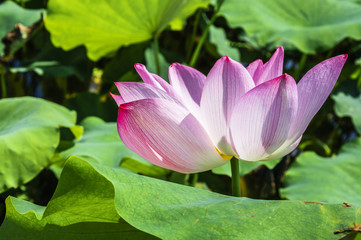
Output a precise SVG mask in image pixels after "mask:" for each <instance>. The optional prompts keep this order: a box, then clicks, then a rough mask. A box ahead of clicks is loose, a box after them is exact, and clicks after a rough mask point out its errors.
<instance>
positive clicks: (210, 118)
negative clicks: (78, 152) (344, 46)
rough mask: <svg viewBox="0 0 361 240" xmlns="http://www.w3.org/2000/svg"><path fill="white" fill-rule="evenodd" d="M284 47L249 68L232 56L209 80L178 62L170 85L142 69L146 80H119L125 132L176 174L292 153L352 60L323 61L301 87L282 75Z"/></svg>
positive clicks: (129, 141)
mask: <svg viewBox="0 0 361 240" xmlns="http://www.w3.org/2000/svg"><path fill="white" fill-rule="evenodd" d="M283 56H284V53H283V48H282V47H279V48H278V49H277V50H276V52H275V53H274V55H273V56H272V57H271V59H270V60H269V61H268V62H267V63H265V64H263V63H262V61H261V60H256V61H254V62H252V63H251V64H249V66H248V67H247V68H245V67H243V66H242V64H240V63H238V62H236V61H234V60H232V59H230V58H229V57H227V56H225V57H222V58H221V59H219V60H218V61H217V62H216V63H215V65H214V66H213V68H212V69H211V70H210V72H209V73H208V75H207V76H205V75H203V74H202V73H201V72H199V71H197V70H196V69H194V68H191V67H188V66H185V65H181V64H179V63H173V64H172V65H171V66H170V67H169V81H170V84H169V83H168V82H166V81H165V80H164V79H162V78H161V77H159V76H158V75H156V74H153V73H149V72H148V71H147V69H146V68H145V66H143V65H142V64H135V69H136V70H137V72H138V73H139V75H140V76H141V78H142V79H143V81H144V83H138V82H118V83H115V84H116V86H117V88H118V90H119V92H120V95H113V94H112V96H113V98H114V100H115V101H116V102H117V104H118V106H119V113H118V121H117V126H118V132H119V135H120V138H121V139H122V141H123V142H124V144H125V145H126V146H127V147H128V148H129V149H131V150H132V151H134V152H136V153H137V154H139V155H140V156H141V157H143V158H144V159H146V160H147V161H149V162H151V163H153V164H155V165H158V166H161V167H164V168H168V169H171V170H174V171H178V172H182V173H194V172H201V171H206V170H209V169H212V168H215V167H218V166H220V165H223V164H225V163H227V162H228V160H229V159H231V158H232V157H233V156H234V157H236V158H239V159H241V160H245V161H259V160H271V159H276V158H280V157H282V156H285V155H286V154H288V153H290V152H291V151H293V150H294V149H295V148H296V147H297V145H298V144H299V142H300V140H301V138H302V134H303V133H304V131H305V130H306V128H307V126H308V124H309V123H310V121H311V119H312V118H313V116H314V115H315V114H316V113H317V112H318V110H319V109H320V108H321V106H322V104H323V103H324V102H325V100H326V99H327V97H328V95H329V94H330V92H331V90H332V88H333V86H334V85H335V83H336V80H337V78H338V76H339V74H340V72H341V69H342V67H343V65H344V63H345V61H346V59H347V55H340V56H337V57H333V58H330V59H328V60H325V61H323V62H321V63H320V64H318V65H316V66H315V67H313V68H312V69H311V70H309V71H308V72H307V73H306V74H305V75H304V76H303V78H302V79H301V80H300V81H299V82H298V84H296V82H295V80H294V79H293V78H292V77H291V76H289V75H287V74H283V73H282V72H283Z"/></svg>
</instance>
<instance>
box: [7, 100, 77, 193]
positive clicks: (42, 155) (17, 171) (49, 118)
mask: <svg viewBox="0 0 361 240" xmlns="http://www.w3.org/2000/svg"><path fill="white" fill-rule="evenodd" d="M0 116H1V119H0V193H1V192H3V191H4V190H6V189H9V188H11V187H18V186H19V185H20V184H22V183H26V182H28V181H30V180H31V179H32V178H34V177H35V176H36V175H37V174H38V173H39V172H40V171H41V170H42V169H43V168H44V167H46V166H47V165H49V161H50V159H51V158H52V156H53V155H54V152H55V149H56V147H57V146H58V144H59V138H60V135H59V127H73V126H74V125H75V121H76V113H75V112H74V111H69V110H68V109H66V108H64V107H62V106H60V105H58V104H55V103H52V102H48V101H46V100H42V99H38V98H32V97H21V98H11V99H2V100H0Z"/></svg>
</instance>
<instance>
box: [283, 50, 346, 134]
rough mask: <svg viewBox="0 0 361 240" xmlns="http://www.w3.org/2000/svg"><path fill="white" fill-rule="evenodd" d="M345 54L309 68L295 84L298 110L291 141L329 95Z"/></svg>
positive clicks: (344, 59)
mask: <svg viewBox="0 0 361 240" xmlns="http://www.w3.org/2000/svg"><path fill="white" fill-rule="evenodd" d="M346 59H347V55H339V56H337V57H333V58H330V59H327V60H325V61H323V62H321V63H320V64H318V65H316V66H315V67H313V68H312V69H311V70H309V71H308V72H307V73H306V74H305V75H304V76H303V78H302V79H301V80H300V81H299V83H298V84H297V91H298V111H297V116H296V119H295V121H294V122H293V124H292V126H291V132H290V139H291V141H293V140H295V139H297V138H299V136H301V135H302V134H303V132H304V131H305V130H306V128H307V126H308V124H309V123H310V122H311V120H312V118H313V117H314V116H315V115H316V113H317V112H318V110H319V109H320V108H321V107H322V105H323V103H324V102H325V101H326V99H327V97H328V96H329V95H330V93H331V91H332V89H333V87H334V86H335V83H336V81H337V79H338V77H339V75H340V73H341V70H342V67H343V65H344V63H345V61H346Z"/></svg>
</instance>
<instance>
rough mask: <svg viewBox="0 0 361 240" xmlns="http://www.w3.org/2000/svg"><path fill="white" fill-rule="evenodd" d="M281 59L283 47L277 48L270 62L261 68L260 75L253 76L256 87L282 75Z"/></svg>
mask: <svg viewBox="0 0 361 240" xmlns="http://www.w3.org/2000/svg"><path fill="white" fill-rule="evenodd" d="M283 58H284V50H283V47H278V48H277V50H276V51H275V53H274V54H273V56H272V57H271V58H270V60H268V62H266V63H265V64H264V65H263V66H262V73H261V74H260V73H258V74H257V75H256V76H254V78H253V80H254V82H255V84H256V86H257V85H259V84H262V83H264V82H266V81H268V80H271V79H274V78H276V77H279V76H281V75H282V74H283Z"/></svg>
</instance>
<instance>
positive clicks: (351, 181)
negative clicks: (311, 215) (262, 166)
mask: <svg viewBox="0 0 361 240" xmlns="http://www.w3.org/2000/svg"><path fill="white" fill-rule="evenodd" d="M360 156H361V138H357V139H354V140H353V141H351V142H349V143H346V144H345V145H344V146H343V147H342V148H341V150H340V153H339V154H338V155H337V156H334V157H331V158H323V157H320V156H318V155H317V154H315V153H313V152H304V153H302V154H301V155H300V156H299V157H298V158H297V159H296V162H295V163H294V164H293V165H292V167H291V169H290V170H288V171H287V172H286V176H285V185H286V187H285V188H283V189H281V193H282V195H283V196H285V197H287V198H288V199H298V200H307V201H327V202H340V203H342V202H348V203H351V204H352V203H361V195H360V192H361V182H360V176H361V161H360Z"/></svg>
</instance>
